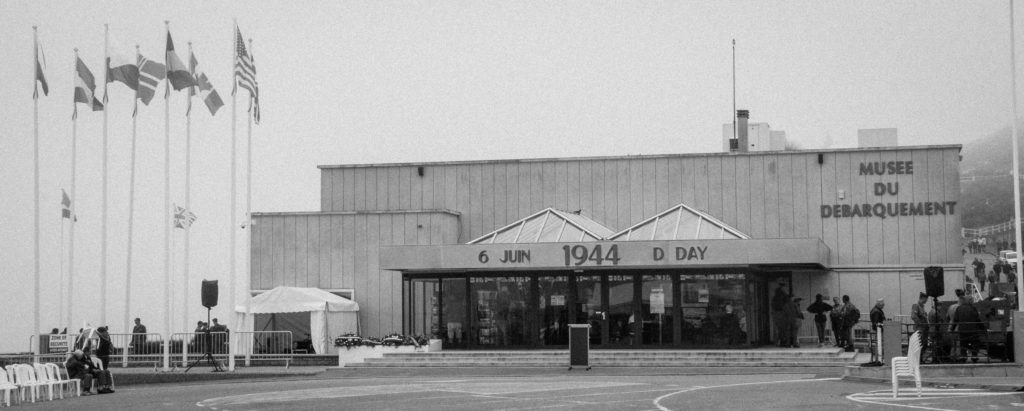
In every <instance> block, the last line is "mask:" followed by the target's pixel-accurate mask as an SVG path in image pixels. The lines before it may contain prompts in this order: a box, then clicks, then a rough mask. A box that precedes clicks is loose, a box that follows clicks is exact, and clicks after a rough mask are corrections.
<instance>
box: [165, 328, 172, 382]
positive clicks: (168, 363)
mask: <svg viewBox="0 0 1024 411" xmlns="http://www.w3.org/2000/svg"><path fill="white" fill-rule="evenodd" d="M169 371H171V335H170V334H169V333H165V334H164V372H169Z"/></svg>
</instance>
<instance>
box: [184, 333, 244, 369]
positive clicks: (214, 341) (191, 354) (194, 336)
mask: <svg viewBox="0 0 1024 411" xmlns="http://www.w3.org/2000/svg"><path fill="white" fill-rule="evenodd" d="M229 337H230V333H226V332H191V333H174V334H171V356H172V357H180V358H181V366H182V367H188V366H189V364H191V363H192V362H193V361H196V360H200V359H202V358H203V357H205V356H206V353H210V355H211V356H213V358H214V360H215V361H216V360H224V361H227V358H228V348H229V347H228V344H229ZM172 361H173V360H172Z"/></svg>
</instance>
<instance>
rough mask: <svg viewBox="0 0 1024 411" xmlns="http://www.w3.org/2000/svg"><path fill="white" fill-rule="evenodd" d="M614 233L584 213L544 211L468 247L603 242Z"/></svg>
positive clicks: (492, 233)
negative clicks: (479, 245)
mask: <svg viewBox="0 0 1024 411" xmlns="http://www.w3.org/2000/svg"><path fill="white" fill-rule="evenodd" d="M612 234H614V232H613V231H612V230H611V229H610V228H608V227H605V226H603V225H601V223H598V222H596V221H594V220H592V219H590V218H588V217H586V216H584V215H582V214H578V213H572V212H566V211H562V210H557V209H554V208H550V207H549V208H545V209H543V210H541V211H538V212H536V213H534V214H531V215H530V216H528V217H526V218H524V219H522V220H519V221H516V222H514V223H512V224H509V225H507V226H504V227H502V228H499V229H497V230H494V231H492V232H490V233H487V234H485V235H483V236H481V237H480V238H477V239H475V240H473V241H470V242H469V243H467V244H509V243H554V242H587V241H602V240H604V239H606V238H608V237H609V236H611V235H612Z"/></svg>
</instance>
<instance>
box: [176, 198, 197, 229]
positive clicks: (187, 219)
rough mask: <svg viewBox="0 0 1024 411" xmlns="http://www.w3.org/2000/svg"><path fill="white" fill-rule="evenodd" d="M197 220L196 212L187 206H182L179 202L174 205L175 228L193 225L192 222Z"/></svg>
mask: <svg viewBox="0 0 1024 411" xmlns="http://www.w3.org/2000/svg"><path fill="white" fill-rule="evenodd" d="M195 221H196V215H195V214H192V212H191V211H188V210H187V209H185V207H181V206H179V205H177V204H175V205H174V228H187V227H191V226H192V223H194V222H195Z"/></svg>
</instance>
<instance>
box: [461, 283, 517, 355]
mask: <svg viewBox="0 0 1024 411" xmlns="http://www.w3.org/2000/svg"><path fill="white" fill-rule="evenodd" d="M469 287H470V293H469V295H470V297H471V298H472V299H473V301H472V302H471V304H470V306H471V307H472V308H473V310H472V311H471V313H472V314H473V330H474V333H475V337H474V338H475V339H474V341H473V343H474V344H476V345H479V346H481V347H495V348H502V347H510V346H522V345H528V344H529V341H528V339H527V334H526V330H527V324H528V323H529V322H528V321H527V318H528V317H527V314H528V311H527V306H528V304H527V301H528V297H529V293H530V277H524V276H517V277H471V278H470V279H469Z"/></svg>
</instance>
